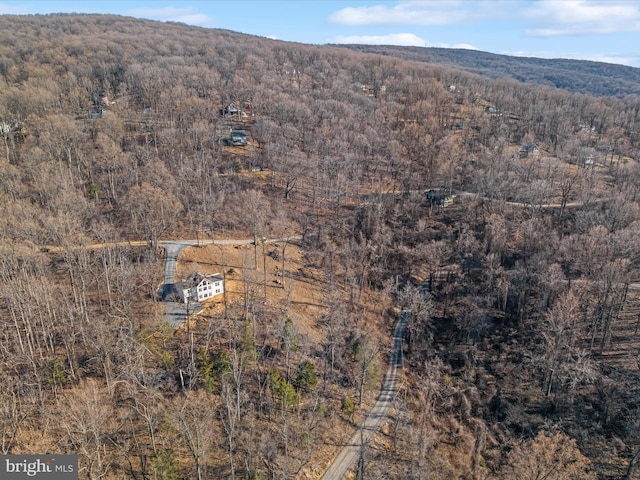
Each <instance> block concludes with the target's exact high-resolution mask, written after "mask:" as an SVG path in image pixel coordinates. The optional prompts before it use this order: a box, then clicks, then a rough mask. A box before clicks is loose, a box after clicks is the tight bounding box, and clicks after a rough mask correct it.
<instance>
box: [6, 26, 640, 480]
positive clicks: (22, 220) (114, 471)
mask: <svg viewBox="0 0 640 480" xmlns="http://www.w3.org/2000/svg"><path fill="white" fill-rule="evenodd" d="M618 93H619V92H618ZM230 105H234V106H235V107H237V111H235V110H233V109H230V108H229V106H230ZM639 121H640V97H638V96H637V95H627V96H621V95H618V97H605V96H591V95H587V94H583V93H570V92H568V91H565V90H559V89H553V88H550V87H544V86H537V85H534V84H525V83H518V82H516V81H515V80H508V79H489V78H487V77H483V76H480V75H472V74H470V73H465V72H463V71H461V70H455V69H453V68H446V67H443V66H438V65H434V64H427V63H424V62H423V63H418V62H410V61H406V60H402V59H399V58H395V59H394V58H393V57H391V56H379V55H374V54H367V53H362V52H356V51H350V50H346V49H341V48H336V47H331V46H308V45H300V44H293V43H286V42H280V41H274V40H268V39H265V38H259V37H252V36H248V35H241V34H237V33H233V32H229V31H224V30H209V29H202V28H196V27H188V26H185V25H181V24H171V23H158V22H152V21H144V20H136V19H131V18H126V17H116V16H98V15H52V16H0V134H1V136H2V142H0V211H1V214H0V287H1V289H0V350H1V353H2V354H1V362H2V363H1V368H0V375H1V378H2V385H3V388H2V389H1V390H0V449H1V451H2V453H3V454H9V453H10V454H14V453H45V452H54V453H78V454H79V456H80V467H81V472H80V475H81V478H83V479H99V478H100V479H131V478H135V479H154V480H156V479H183V478H184V479H194V478H197V479H213V478H236V479H255V480H259V479H285V478H286V479H289V478H301V479H302V478H320V476H321V475H322V473H323V471H324V469H325V468H326V466H327V465H328V462H329V461H330V460H331V457H332V456H333V455H334V454H335V453H336V448H337V445H338V444H339V441H340V439H344V438H348V436H349V435H350V434H351V433H352V432H353V429H354V428H356V425H357V422H358V421H359V420H360V419H361V418H362V415H363V413H365V412H366V408H367V406H368V405H371V402H372V400H373V399H375V395H376V391H377V389H378V388H379V386H380V381H381V375H382V373H381V372H384V364H385V362H386V360H387V352H388V348H389V346H390V344H389V337H390V335H391V329H392V325H393V320H394V315H395V314H396V313H397V312H398V311H399V310H400V309H407V310H410V311H411V316H410V324H409V328H408V334H407V339H406V351H405V354H406V357H405V372H406V373H405V378H404V381H403V384H402V386H401V389H400V394H399V395H398V397H397V399H396V408H395V410H394V414H393V416H392V418H391V419H390V421H389V422H388V424H387V425H386V427H385V429H384V431H383V432H381V433H380V435H378V437H377V438H376V439H375V441H374V442H372V444H371V445H369V446H368V448H367V449H365V450H364V451H363V454H362V458H361V461H360V462H359V465H358V470H357V472H356V473H355V474H354V475H356V476H357V477H358V478H361V479H385V478H388V479H430V480H440V479H442V480H445V479H465V480H470V479H478V480H480V479H511V478H512V479H525V480H527V479H540V478H549V479H557V480H565V479H576V480H577V479H581V480H584V479H611V480H613V479H625V480H629V479H639V478H640V466H638V464H639V463H640V400H639V399H640V304H639V302H640V275H639V274H638V267H639V262H640V242H639V241H638V238H639V236H640V216H639V214H640V182H639V179H640V164H639V163H638V159H639V158H640V151H639V150H640V134H639V131H640V130H639V129H640V123H639ZM229 129H235V130H244V131H245V132H246V134H247V138H248V144H247V145H246V146H230V145H228V143H229V142H228V139H227V136H228V132H229ZM525 145H529V146H533V145H536V146H537V151H532V150H529V151H520V150H524V149H522V147H523V146H525ZM429 190H434V191H435V192H437V193H438V195H441V196H448V195H452V196H453V202H452V203H450V204H447V205H446V206H443V205H440V204H439V203H441V202H438V201H435V202H434V201H429V199H428V198H427V196H426V195H425V193H426V192H427V191H429ZM447 203H448V202H447ZM291 235H303V240H302V241H300V242H297V243H296V245H295V248H296V249H298V250H296V251H299V252H301V256H302V257H301V258H302V259H303V261H304V266H303V267H301V268H299V269H298V270H297V271H295V272H294V271H289V272H287V268H288V266H287V265H288V264H287V263H286V262H287V261H288V260H287V259H288V258H290V256H291V255H292V253H291V252H292V249H293V248H294V245H290V246H287V244H286V243H285V242H281V243H282V245H280V243H278V244H276V245H279V247H278V248H280V250H278V251H276V252H275V253H274V252H273V251H271V252H270V253H271V254H273V255H275V254H277V253H278V252H279V253H278V254H279V255H280V257H278V258H279V259H280V258H281V260H278V262H280V261H281V262H282V268H281V271H282V275H283V276H282V279H283V283H284V284H283V285H282V287H283V289H286V288H287V287H286V286H287V285H288V284H290V283H291V282H294V281H297V282H303V281H308V282H319V283H320V284H321V285H322V292H323V293H322V295H323V298H322V301H321V302H320V303H321V306H322V313H321V315H319V316H318V318H314V319H310V318H302V317H300V316H296V315H292V314H291V313H290V310H288V309H287V306H286V305H284V306H282V305H280V304H278V305H275V303H274V302H273V301H272V300H271V299H270V298H269V295H268V294H267V288H266V280H264V279H263V270H261V268H262V267H263V265H264V278H266V268H267V267H266V263H265V262H266V261H267V258H266V257H265V249H264V243H263V244H262V249H261V248H259V245H258V244H259V242H256V245H255V246H254V247H252V248H251V249H249V250H248V252H249V254H248V255H247V256H246V257H247V258H246V259H245V260H246V263H245V265H240V267H246V269H244V270H246V271H247V272H248V273H247V274H245V275H244V277H243V279H244V280H243V287H242V295H240V296H239V297H238V301H236V302H228V303H229V304H228V305H226V306H225V308H224V310H218V311H217V313H215V314H213V315H212V316H211V317H210V318H209V319H208V321H207V322H201V323H196V324H194V326H193V328H191V327H189V328H187V329H177V330H175V331H174V330H172V329H171V328H169V327H168V326H167V325H166V324H165V323H164V321H163V313H162V312H163V305H162V302H161V301H159V299H158V297H157V288H158V287H159V286H160V285H161V283H162V281H163V260H164V259H163V252H162V249H161V248H159V241H161V240H163V239H179V238H183V239H194V238H209V239H211V238H214V239H224V238H227V239H232V238H254V239H261V238H263V237H269V238H281V237H286V236H291ZM134 240H135V241H140V240H142V241H143V246H142V247H140V246H124V245H126V241H134ZM122 242H124V243H122ZM99 244H100V245H99ZM144 245H146V246H144ZM270 261H271V260H270ZM278 265H279V263H278ZM234 268H235V269H236V270H237V269H238V266H236V267H234ZM251 272H253V273H252V274H251V275H249V273H251ZM310 272H311V273H310ZM232 273H233V272H232V271H231V269H229V275H231V274H232ZM287 300H290V299H287ZM545 475H546V476H545Z"/></svg>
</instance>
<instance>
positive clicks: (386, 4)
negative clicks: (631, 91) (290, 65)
mask: <svg viewBox="0 0 640 480" xmlns="http://www.w3.org/2000/svg"><path fill="white" fill-rule="evenodd" d="M73 12H75V13H110V14H117V15H125V16H131V17H138V18H147V19H152V20H159V21H163V22H165V21H173V22H182V23H186V24H189V25H194V26H200V27H205V28H224V29H227V30H233V31H236V32H241V33H248V34H252V35H259V36H262V37H269V38H274V39H279V40H284V41H291V42H301V43H307V44H316V45H323V44H327V43H364V44H375V45H383V44H384V45H407V46H419V47H444V48H466V49H473V50H481V51H485V52H491V53H498V54H505V55H516V56H527V57H540V58H572V59H581V60H594V61H600V62H607V63H617V64H622V65H629V66H632V67H638V68H640V0H402V1H400V0H395V1H392V0H378V1H376V0H371V1H369V0H324V1H317V0H297V1H296V0H289V1H275V0H273V1H271V0H235V1H230V0H174V1H160V0H158V1H152V0H110V1H102V0H84V1H72V0H24V1H17V0H16V1H14V0H0V14H18V15H28V14H47V13H73Z"/></svg>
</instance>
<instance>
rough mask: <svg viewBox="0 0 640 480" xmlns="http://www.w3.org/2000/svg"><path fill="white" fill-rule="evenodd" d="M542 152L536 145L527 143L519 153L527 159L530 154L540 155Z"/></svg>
mask: <svg viewBox="0 0 640 480" xmlns="http://www.w3.org/2000/svg"><path fill="white" fill-rule="evenodd" d="M539 151H540V150H539V149H538V146H537V145H536V144H535V143H525V144H524V145H522V146H521V147H520V148H519V149H518V153H519V154H520V156H521V157H526V156H527V155H529V154H530V153H538V152H539Z"/></svg>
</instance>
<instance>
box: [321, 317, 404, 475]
mask: <svg viewBox="0 0 640 480" xmlns="http://www.w3.org/2000/svg"><path fill="white" fill-rule="evenodd" d="M408 317H409V312H402V313H401V314H400V315H398V321H397V322H396V326H395V329H394V330H393V350H392V351H391V353H390V355H389V368H388V369H387V373H386V375H385V376H384V380H383V382H382V387H381V388H380V394H379V395H378V399H377V400H376V403H375V405H374V406H373V408H372V409H371V411H370V412H369V414H368V415H367V417H366V418H365V419H364V422H362V425H361V426H360V428H358V431H356V432H355V433H354V434H353V435H352V436H351V438H350V439H349V442H348V443H347V445H346V446H345V447H344V448H343V449H342V451H341V452H340V453H339V454H338V456H337V457H336V458H335V459H334V460H333V463H332V464H331V465H330V466H329V468H328V469H327V471H326V472H325V473H324V475H323V476H322V480H341V479H342V478H344V477H345V475H346V474H347V472H348V471H349V470H350V469H351V467H352V466H353V464H354V463H355V462H356V460H357V459H358V456H359V454H360V451H361V449H362V446H363V445H367V444H368V443H369V442H370V441H371V440H372V439H373V436H374V435H375V434H376V433H377V432H378V430H380V427H382V424H383V423H384V422H385V421H386V420H387V416H388V414H389V411H390V410H391V407H392V405H393V400H394V399H395V396H396V384H397V382H398V379H399V376H400V372H401V371H402V343H403V338H404V331H405V328H406V326H407V318H408Z"/></svg>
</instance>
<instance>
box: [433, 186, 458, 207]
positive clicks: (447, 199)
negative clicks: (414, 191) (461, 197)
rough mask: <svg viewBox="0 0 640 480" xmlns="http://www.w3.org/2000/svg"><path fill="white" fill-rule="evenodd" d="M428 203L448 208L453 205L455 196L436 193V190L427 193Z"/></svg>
mask: <svg viewBox="0 0 640 480" xmlns="http://www.w3.org/2000/svg"><path fill="white" fill-rule="evenodd" d="M427 201H428V202H429V204H430V205H432V206H433V205H437V206H442V207H444V206H447V205H449V204H450V203H453V196H452V195H447V194H446V193H440V192H436V191H435V190H429V191H428V192H427Z"/></svg>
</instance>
